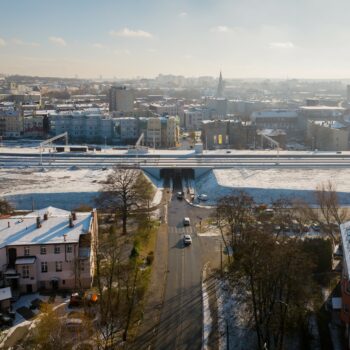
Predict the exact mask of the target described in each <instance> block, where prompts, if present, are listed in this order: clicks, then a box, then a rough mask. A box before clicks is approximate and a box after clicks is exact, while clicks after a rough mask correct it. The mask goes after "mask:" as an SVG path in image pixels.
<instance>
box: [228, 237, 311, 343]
mask: <svg viewBox="0 0 350 350" xmlns="http://www.w3.org/2000/svg"><path fill="white" fill-rule="evenodd" d="M300 244H301V243H300V241H299V240H292V239H285V238H283V239H279V240H276V239H275V237H274V235H272V234H271V233H270V232H267V233H266V232H258V231H254V232H251V233H250V234H249V236H246V237H245V239H244V240H240V241H239V242H238V243H237V246H236V252H235V262H234V264H232V265H231V269H230V271H231V272H230V274H231V275H230V280H231V283H232V284H233V285H234V286H236V287H238V288H236V289H237V290H238V292H239V293H240V294H241V297H242V298H243V300H245V302H246V304H247V306H248V307H249V309H250V312H251V315H252V316H253V324H254V328H255V331H256V335H257V342H258V348H259V349H266V348H267V349H278V350H281V349H283V345H284V338H285V334H286V329H287V325H289V327H291V324H294V325H298V322H300V320H302V318H303V316H305V314H306V303H307V301H308V298H309V293H310V288H308V287H309V285H310V283H308V281H309V280H310V278H311V263H310V260H309V258H308V257H307V256H306V255H305V253H304V252H303V250H302V249H301V245H300Z"/></svg>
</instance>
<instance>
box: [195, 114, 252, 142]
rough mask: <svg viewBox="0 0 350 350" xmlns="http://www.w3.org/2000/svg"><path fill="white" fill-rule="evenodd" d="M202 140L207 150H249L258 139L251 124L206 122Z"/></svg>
mask: <svg viewBox="0 0 350 350" xmlns="http://www.w3.org/2000/svg"><path fill="white" fill-rule="evenodd" d="M201 131H202V133H201V138H202V142H203V145H204V147H205V148H206V149H215V148H227V147H232V148H237V149H240V148H248V147H249V146H251V145H253V144H254V142H255V138H256V128H255V126H254V125H253V124H252V123H250V122H241V121H239V120H204V121H203V122H202V126H201Z"/></svg>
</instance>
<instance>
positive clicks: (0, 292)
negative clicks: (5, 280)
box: [0, 287, 12, 301]
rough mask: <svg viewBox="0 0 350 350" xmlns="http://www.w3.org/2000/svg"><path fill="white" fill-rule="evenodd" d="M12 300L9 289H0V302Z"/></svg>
mask: <svg viewBox="0 0 350 350" xmlns="http://www.w3.org/2000/svg"><path fill="white" fill-rule="evenodd" d="M11 298H12V293H11V287H5V288H0V301H2V300H7V299H11Z"/></svg>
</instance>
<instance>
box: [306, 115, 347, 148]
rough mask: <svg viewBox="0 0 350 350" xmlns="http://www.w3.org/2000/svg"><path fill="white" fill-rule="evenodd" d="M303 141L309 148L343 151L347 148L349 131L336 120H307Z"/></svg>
mask: <svg viewBox="0 0 350 350" xmlns="http://www.w3.org/2000/svg"><path fill="white" fill-rule="evenodd" d="M305 141H306V144H308V145H309V146H310V148H311V149H318V150H321V151H345V150H348V149H349V131H348V128H347V127H346V126H345V125H344V124H342V123H340V122H339V121H337V120H333V121H324V120H308V122H307V133H306V140H305Z"/></svg>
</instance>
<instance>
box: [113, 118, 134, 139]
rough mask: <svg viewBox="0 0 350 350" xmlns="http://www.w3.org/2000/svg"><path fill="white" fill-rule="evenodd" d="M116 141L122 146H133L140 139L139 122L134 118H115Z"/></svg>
mask: <svg viewBox="0 0 350 350" xmlns="http://www.w3.org/2000/svg"><path fill="white" fill-rule="evenodd" d="M113 122H114V135H115V140H116V141H117V142H118V143H122V144H125V145H126V144H133V143H135V142H136V141H137V139H138V138H139V121H138V119H137V118H134V117H121V118H113Z"/></svg>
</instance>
